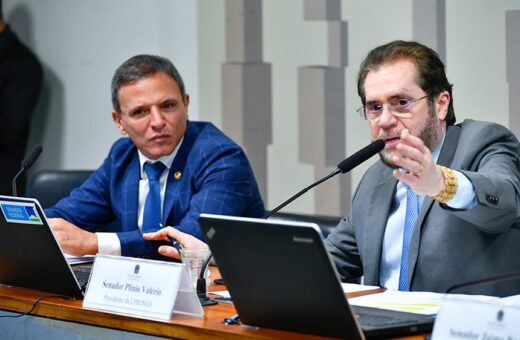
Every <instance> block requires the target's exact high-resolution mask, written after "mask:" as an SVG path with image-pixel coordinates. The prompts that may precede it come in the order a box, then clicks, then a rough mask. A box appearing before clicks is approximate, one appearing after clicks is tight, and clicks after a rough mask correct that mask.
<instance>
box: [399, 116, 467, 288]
mask: <svg viewBox="0 0 520 340" xmlns="http://www.w3.org/2000/svg"><path fill="white" fill-rule="evenodd" d="M459 136H460V129H459V128H457V127H456V126H448V127H447V130H446V137H445V138H444V144H443V145H442V149H441V152H440V154H439V159H438V160H437V164H439V165H443V166H449V165H450V164H451V162H452V160H453V157H454V155H455V151H456V150H457V144H458V140H459ZM434 201H435V200H434V199H433V198H431V197H429V196H425V197H424V201H423V204H422V206H421V210H420V211H419V216H418V217H417V222H416V224H415V228H414V231H413V234H412V239H411V240H410V248H409V253H408V254H409V257H408V261H409V263H408V268H409V279H411V278H412V277H413V273H414V272H415V266H416V264H417V258H418V256H419V244H420V235H421V234H422V229H423V226H424V222H425V220H426V217H427V216H428V213H429V211H430V210H431V208H432V206H433V203H434Z"/></svg>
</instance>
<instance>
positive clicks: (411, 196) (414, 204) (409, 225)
mask: <svg viewBox="0 0 520 340" xmlns="http://www.w3.org/2000/svg"><path fill="white" fill-rule="evenodd" d="M417 215H419V200H418V197H417V195H416V194H415V193H414V192H413V191H412V190H411V189H410V188H408V190H407V191H406V217H405V219H404V232H403V251H402V254H401V270H400V272H399V290H404V291H408V290H410V287H409V286H408V252H409V250H410V240H411V238H412V234H413V228H414V226H415V222H416V221H417Z"/></svg>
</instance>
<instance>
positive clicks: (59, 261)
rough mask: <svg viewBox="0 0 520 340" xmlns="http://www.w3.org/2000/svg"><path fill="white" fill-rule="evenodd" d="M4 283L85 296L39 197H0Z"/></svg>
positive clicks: (0, 271)
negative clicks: (52, 229)
mask: <svg viewBox="0 0 520 340" xmlns="http://www.w3.org/2000/svg"><path fill="white" fill-rule="evenodd" d="M0 210H1V211H2V212H1V213H0V235H1V236H0V283H2V284H6V285H12V286H18V287H24V288H33V289H38V290H43V291H47V292H52V293H58V294H63V295H67V296H71V297H78V298H81V297H83V293H82V290H81V287H80V285H79V283H78V281H77V280H76V278H75V276H74V274H73V273H72V270H71V267H70V266H69V264H68V263H67V260H66V259H65V257H64V255H63V252H62V250H61V248H60V246H59V244H58V242H57V241H56V239H55V237H54V235H53V233H52V231H51V229H50V227H49V224H48V223H47V220H46V217H45V214H44V213H43V211H42V208H41V206H40V204H39V203H38V201H37V200H35V199H31V198H20V197H9V196H0Z"/></svg>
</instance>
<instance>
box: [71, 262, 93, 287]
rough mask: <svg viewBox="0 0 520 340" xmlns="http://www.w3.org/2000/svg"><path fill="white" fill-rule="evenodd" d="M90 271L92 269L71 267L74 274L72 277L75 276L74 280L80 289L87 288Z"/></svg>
mask: <svg viewBox="0 0 520 340" xmlns="http://www.w3.org/2000/svg"><path fill="white" fill-rule="evenodd" d="M91 270H92V267H90V266H88V267H87V266H85V267H84V266H81V267H77V266H74V267H72V272H73V273H74V276H76V279H77V280H78V282H79V285H80V286H81V288H85V287H86V286H87V284H88V279H89V278H90V271H91Z"/></svg>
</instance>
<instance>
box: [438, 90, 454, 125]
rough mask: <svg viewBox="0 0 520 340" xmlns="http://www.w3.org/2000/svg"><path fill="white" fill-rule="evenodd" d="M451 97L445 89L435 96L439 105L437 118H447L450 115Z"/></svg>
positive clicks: (442, 119)
mask: <svg viewBox="0 0 520 340" xmlns="http://www.w3.org/2000/svg"><path fill="white" fill-rule="evenodd" d="M450 102H451V97H450V94H449V93H448V91H443V92H441V93H439V94H438V95H437V98H435V106H436V107H437V118H438V119H439V120H441V121H444V120H446V116H447V115H448V107H449V106H450Z"/></svg>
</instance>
